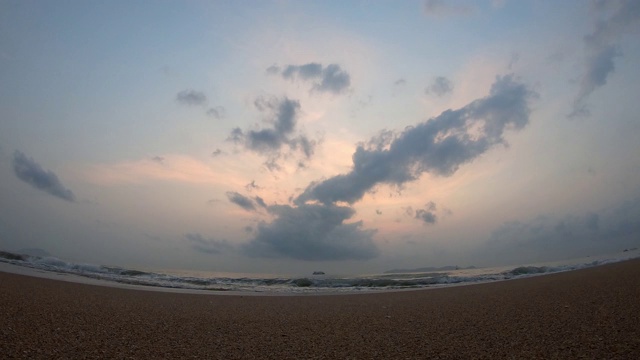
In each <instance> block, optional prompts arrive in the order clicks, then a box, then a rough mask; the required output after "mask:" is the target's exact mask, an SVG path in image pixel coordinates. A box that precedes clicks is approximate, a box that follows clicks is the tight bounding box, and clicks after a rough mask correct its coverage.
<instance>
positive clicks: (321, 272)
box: [313, 271, 324, 275]
mask: <svg viewBox="0 0 640 360" xmlns="http://www.w3.org/2000/svg"><path fill="white" fill-rule="evenodd" d="M313 275H324V271H314V272H313Z"/></svg>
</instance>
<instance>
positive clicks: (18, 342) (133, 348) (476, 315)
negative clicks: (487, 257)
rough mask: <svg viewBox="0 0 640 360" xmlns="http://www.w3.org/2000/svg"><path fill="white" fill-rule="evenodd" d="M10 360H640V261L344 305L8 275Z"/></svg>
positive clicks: (4, 321) (1, 350)
mask: <svg viewBox="0 0 640 360" xmlns="http://www.w3.org/2000/svg"><path fill="white" fill-rule="evenodd" d="M0 357H1V358H7V359H11V358H28V359H59V358H64V359H86V358H108V359H194V358H199V359H638V358H640V259H637V260H630V261H625V262H621V263H616V264H609V265H603V266H599V267H594V268H589V269H584V270H578V271H572V272H565V273H557V274H551V275H545V276H539V277H533V278H527V279H519V280H512V281H503V282H497V283H489V284H481V285H469V286H460V287H453V288H444V289H430V290H420V291H408V292H395V293H380V294H356V295H335V296H334V295H328V296H216V295H198V294H175V293H162V292H149V291H138V290H129V289H119V288H111V287H103V286H93V285H84V284H77V283H70V282H63V281H56V280H49V279H41V278H35V277H28V276H23V275H16V274H9V273H0Z"/></svg>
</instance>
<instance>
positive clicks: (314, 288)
mask: <svg viewBox="0 0 640 360" xmlns="http://www.w3.org/2000/svg"><path fill="white" fill-rule="evenodd" d="M638 257H640V249H637V248H633V249H625V250H624V251H620V252H618V253H612V254H604V255H599V256H591V257H585V258H578V259H570V260H563V261H555V262H547V263H535V264H521V265H511V266H501V267H486V268H471V269H455V270H446V271H444V270H443V271H432V272H403V273H385V274H369V275H357V276H338V275H332V274H326V275H325V274H322V275H309V276H278V275H270V274H240V273H214V272H202V271H187V270H161V271H158V270H139V269H128V268H122V267H117V266H106V265H96V264H83V263H73V262H67V261H63V260H61V259H58V258H55V257H38V256H29V255H21V254H14V253H10V252H4V251H0V271H5V272H13V273H21V274H25V275H32V276H40V277H46V278H53V279H59V280H67V281H75V282H82V283H90V284H98V285H107V286H117V287H132V288H138V289H146V290H161V291H172V292H174V291H179V292H198V293H200V292H206V293H218V294H227V293H233V294H238V293H240V294H271V295H274V294H276V295H277V294H280V295H287V294H332V293H354V292H374V291H392V290H393V291H395V290H403V289H423V288H430V287H445V286H452V285H465V284H474V283H480V282H491V281H500V280H508V279H514V278H522V277H530V276H538V275H543V274H550V273H556V272H561V271H569V270H577V269H583V268H587V267H592V266H598V265H603V264H607V263H613V262H618V261H623V260H627V259H632V258H638Z"/></svg>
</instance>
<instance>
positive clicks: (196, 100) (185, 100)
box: [176, 90, 207, 106]
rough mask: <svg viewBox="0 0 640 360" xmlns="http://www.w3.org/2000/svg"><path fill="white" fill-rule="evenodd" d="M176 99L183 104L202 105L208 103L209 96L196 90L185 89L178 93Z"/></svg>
mask: <svg viewBox="0 0 640 360" xmlns="http://www.w3.org/2000/svg"><path fill="white" fill-rule="evenodd" d="M176 101H177V102H179V103H180V104H183V105H189V106H200V105H204V104H206V103H207V96H206V95H205V94H204V93H203V92H201V91H196V90H183V91H180V92H179V93H178V94H177V95H176Z"/></svg>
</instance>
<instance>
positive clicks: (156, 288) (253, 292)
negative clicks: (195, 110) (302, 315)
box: [0, 249, 640, 296]
mask: <svg viewBox="0 0 640 360" xmlns="http://www.w3.org/2000/svg"><path fill="white" fill-rule="evenodd" d="M632 250H635V249H632ZM625 252H626V251H625ZM619 256H620V254H609V255H602V256H601V259H597V258H596V259H597V260H594V261H593V263H592V264H589V263H587V262H584V263H580V260H587V258H584V259H575V260H574V261H578V262H577V263H576V265H560V266H561V267H566V269H555V270H551V271H543V272H532V273H526V272H525V273H523V274H522V275H516V276H512V277H505V278H496V277H494V276H489V277H488V278H486V279H484V278H479V279H475V280H471V281H469V280H462V281H455V277H456V276H458V275H456V274H453V275H451V276H453V277H454V281H453V282H443V283H433V284H428V285H417V286H397V287H385V286H381V287H376V286H373V287H369V286H366V285H365V286H362V287H358V286H353V287H352V288H349V287H347V288H345V287H322V286H320V287H318V288H315V287H312V288H310V289H307V288H306V287H302V288H300V290H296V288H295V287H291V289H292V291H281V290H278V289H277V288H276V289H269V288H259V287H256V288H255V289H252V288H245V289H233V288H230V289H224V288H222V287H221V288H215V287H211V288H206V289H197V288H190V287H184V286H182V285H180V283H177V285H176V286H171V284H157V285H156V284H153V281H150V282H149V283H146V284H145V283H144V282H147V281H142V283H138V281H136V280H135V279H133V280H127V279H125V280H123V281H118V280H117V279H108V278H102V276H101V275H100V274H99V273H97V274H96V275H95V276H92V275H90V274H91V272H89V273H88V274H86V275H83V274H81V273H74V272H66V271H64V270H62V271H55V270H46V269H40V268H38V267H31V266H23V265H20V264H12V263H10V262H2V261H0V273H2V272H6V273H12V274H19V275H25V276H32V277H38V278H44V279H51V280H57V281H66V282H72V283H79V284H87V285H96V286H105V287H112V288H120V289H132V290H141V291H152V292H168V293H179V294H205V295H206V294H208V295H231V296H235V295H238V296H325V295H350V294H377V293H387V292H404V291H420V290H432V289H440V288H451V287H458V286H471V285H481V284H486V283H493V282H501V281H508V280H518V279H522V278H528V277H537V276H547V275H551V274H554V273H561V272H567V271H576V270H580V269H585V268H590V267H597V266H602V265H605V264H610V263H616V262H621V261H628V260H631V259H640V256H639V255H638V254H636V255H635V256H633V255H632V256H629V257H626V258H624V257H619ZM627 256H628V255H627ZM616 257H618V258H616ZM589 260H591V259H589ZM596 262H600V263H598V264H596ZM529 266H530V267H532V268H534V269H535V268H536V267H539V268H543V267H547V266H548V267H551V268H553V267H555V266H558V265H557V264H554V262H548V263H540V264H535V265H524V266H521V267H522V268H525V267H529ZM500 268H504V269H503V270H499V269H500ZM512 268H513V269H518V268H520V267H518V266H515V265H513V266H502V267H495V268H487V269H492V271H497V272H496V273H495V275H496V276H502V274H503V273H505V274H506V273H508V272H509V269H512ZM481 270H482V269H481ZM151 274H153V272H151ZM159 274H160V273H159ZM486 274H494V273H490V272H487V273H486ZM462 276H463V277H464V276H468V275H467V274H462ZM471 276H472V277H473V276H477V275H471ZM480 276H482V275H480ZM129 281H132V282H129ZM314 289H315V290H314ZM309 290H312V291H309Z"/></svg>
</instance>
